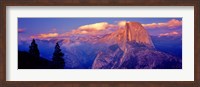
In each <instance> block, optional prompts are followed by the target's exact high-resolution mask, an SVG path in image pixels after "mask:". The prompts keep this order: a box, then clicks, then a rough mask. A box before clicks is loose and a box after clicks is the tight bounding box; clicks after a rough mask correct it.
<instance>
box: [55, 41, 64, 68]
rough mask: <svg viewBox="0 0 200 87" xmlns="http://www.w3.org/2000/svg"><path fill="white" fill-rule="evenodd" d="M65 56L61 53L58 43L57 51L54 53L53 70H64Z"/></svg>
mask: <svg viewBox="0 0 200 87" xmlns="http://www.w3.org/2000/svg"><path fill="white" fill-rule="evenodd" d="M63 56H64V54H63V53H62V52H61V49H60V46H59V44H58V42H57V43H56V46H55V50H54V53H53V68H55V69H62V68H64V66H65V61H64V59H63Z"/></svg>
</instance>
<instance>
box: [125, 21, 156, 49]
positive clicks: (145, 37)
mask: <svg viewBox="0 0 200 87" xmlns="http://www.w3.org/2000/svg"><path fill="white" fill-rule="evenodd" d="M125 38H126V42H130V41H135V42H137V43H143V44H148V45H150V46H152V47H154V45H153V43H152V41H151V38H150V36H149V34H148V32H147V31H146V29H144V27H143V26H142V25H141V24H140V23H139V22H127V23H126V25H125Z"/></svg>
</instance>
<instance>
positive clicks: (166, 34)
mask: <svg viewBox="0 0 200 87" xmlns="http://www.w3.org/2000/svg"><path fill="white" fill-rule="evenodd" d="M179 34H180V33H179V32H176V31H173V32H169V33H163V34H159V37H161V36H174V35H179Z"/></svg>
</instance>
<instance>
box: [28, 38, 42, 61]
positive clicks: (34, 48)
mask: <svg viewBox="0 0 200 87" xmlns="http://www.w3.org/2000/svg"><path fill="white" fill-rule="evenodd" d="M29 53H30V54H31V55H32V56H33V57H35V58H38V59H39V58H40V52H39V50H38V46H37V44H36V43H35V39H33V40H32V42H31V45H30V46H29Z"/></svg>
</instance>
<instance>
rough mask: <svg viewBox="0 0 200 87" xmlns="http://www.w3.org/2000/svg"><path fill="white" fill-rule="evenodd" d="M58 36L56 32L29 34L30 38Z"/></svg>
mask: <svg viewBox="0 0 200 87" xmlns="http://www.w3.org/2000/svg"><path fill="white" fill-rule="evenodd" d="M58 36H59V34H58V33H45V34H39V35H35V36H31V38H37V39H44V38H54V37H58Z"/></svg>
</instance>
